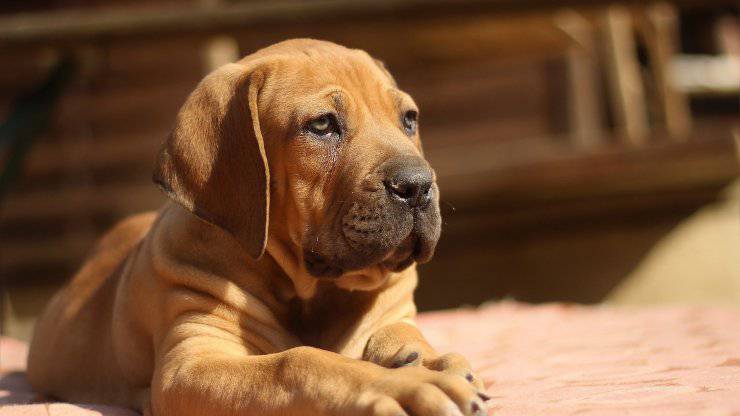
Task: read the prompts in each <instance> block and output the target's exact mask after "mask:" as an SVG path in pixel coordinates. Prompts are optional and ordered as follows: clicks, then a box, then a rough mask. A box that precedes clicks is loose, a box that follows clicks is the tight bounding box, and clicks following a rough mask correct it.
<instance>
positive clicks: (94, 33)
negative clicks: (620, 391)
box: [0, 0, 731, 45]
mask: <svg viewBox="0 0 740 416" xmlns="http://www.w3.org/2000/svg"><path fill="white" fill-rule="evenodd" d="M608 3H610V2H609V1H606V0H598V1H584V0H561V1H557V2H553V1H546V0H528V1H522V0H495V1H485V0H467V1H459V0H457V1H456V0H314V1H273V2H234V3H228V4H225V5H223V6H216V7H195V6H190V7H179V8H174V7H172V8H166V9H159V10H157V9H155V10H138V11H137V12H136V13H131V12H130V11H129V10H100V11H96V12H89V11H88V12H86V11H62V12H47V13H32V14H25V15H15V16H9V17H3V18H2V19H0V45H23V44H28V43H39V44H60V43H65V42H66V43H69V42H99V41H105V40H110V39H112V38H121V37H134V36H152V35H161V34H173V33H176V34H183V33H186V34H193V33H197V34H203V33H208V32H211V33H212V32H222V31H224V30H229V29H236V28H244V27H249V26H254V25H258V24H259V25H272V24H275V23H278V22H282V23H291V22H314V23H316V22H317V21H324V22H328V21H331V22H336V21H337V20H338V19H340V18H342V19H353V18H354V19H367V20H377V19H378V18H379V17H381V16H386V17H387V16H394V17H397V18H409V17H414V16H421V17H428V16H433V15H446V16H454V15H460V14H477V13H484V12H488V13H504V12H512V11H518V12H522V11H532V10H547V9H551V10H552V9H553V8H560V7H566V6H586V7H593V6H596V5H603V4H608ZM679 3H680V4H682V5H686V6H692V5H701V6H702V7H707V6H708V5H710V4H731V1H728V0H722V1H718V0H682V1H680V2H679Z"/></svg>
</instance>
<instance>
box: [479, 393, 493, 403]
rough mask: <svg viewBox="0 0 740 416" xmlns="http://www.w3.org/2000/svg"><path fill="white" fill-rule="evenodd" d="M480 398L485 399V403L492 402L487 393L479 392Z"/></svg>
mask: <svg viewBox="0 0 740 416" xmlns="http://www.w3.org/2000/svg"><path fill="white" fill-rule="evenodd" d="M478 397H480V398H481V399H483V401H484V402H487V401H489V400H491V396H489V395H487V394H486V393H481V392H478Z"/></svg>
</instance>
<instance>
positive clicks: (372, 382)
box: [151, 330, 485, 416]
mask: <svg viewBox="0 0 740 416" xmlns="http://www.w3.org/2000/svg"><path fill="white" fill-rule="evenodd" d="M175 332H179V333H180V334H182V333H183V332H185V331H182V330H180V331H175ZM209 332H211V333H210V334H208V335H201V336H193V335H192V334H191V335H189V336H188V337H186V338H185V337H182V336H179V337H171V338H173V339H168V340H166V341H165V345H164V348H163V352H162V354H161V355H160V356H159V359H158V362H157V365H156V370H155V375H154V379H153V381H152V389H151V391H152V400H151V408H152V412H151V413H152V415H153V416H170V415H173V416H174V415H177V416H195V415H212V416H227V415H228V416H232V415H233V416H236V415H240V416H243V415H262V416H278V415H280V416H285V415H317V416H318V415H322V416H349V415H353V416H354V415H362V416H443V415H444V416H449V415H457V416H460V415H465V416H483V415H484V414H485V413H484V412H485V410H484V409H485V408H484V404H483V402H482V400H481V399H480V397H479V396H478V395H477V390H476V389H475V388H474V387H473V386H471V385H470V384H469V383H467V382H465V380H463V379H462V378H460V377H456V376H453V375H449V374H445V373H441V372H437V371H431V370H428V369H426V368H424V367H404V368H401V369H396V370H390V369H386V368H383V367H380V366H377V365H375V364H373V363H370V362H366V361H359V360H354V359H350V358H347V357H344V356H341V355H339V354H335V353H332V352H329V351H325V350H320V349H316V348H311V347H297V348H293V349H290V350H287V351H285V352H281V353H275V354H267V355H251V356H250V355H248V351H245V349H244V346H243V345H242V344H241V343H239V342H232V341H233V340H225V338H224V337H223V336H222V335H220V336H219V335H218V334H214V333H212V332H213V331H212V330H209ZM178 338H179V339H178ZM167 345H169V346H170V347H169V348H168V347H167Z"/></svg>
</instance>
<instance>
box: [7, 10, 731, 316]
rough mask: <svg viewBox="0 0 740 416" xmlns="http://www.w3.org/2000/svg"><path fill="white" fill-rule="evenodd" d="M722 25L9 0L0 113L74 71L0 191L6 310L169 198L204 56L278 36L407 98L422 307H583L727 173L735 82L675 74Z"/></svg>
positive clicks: (28, 312)
mask: <svg viewBox="0 0 740 416" xmlns="http://www.w3.org/2000/svg"><path fill="white" fill-rule="evenodd" d="M737 16H738V14H737V6H736V4H735V2H734V1H676V2H672V3H651V2H622V3H619V2H618V3H607V2H603V3H602V2H600V1H591V2H580V1H549V2H545V1H529V0H526V1H525V0H521V1H504V0H493V1H442V0H439V1H427V2H422V1H414V0H383V1H375V2H370V1H305V2H259V1H252V2H245V1H241V2H231V1H229V2H219V1H215V0H214V1H207V0H204V1H200V2H179V1H178V2H174V1H157V0H137V1H131V0H94V1H83V0H66V1H65V0H59V1H53V0H44V1H35V0H29V1H24V2H9V3H3V4H2V5H0V60H2V63H3V65H1V66H0V119H4V118H6V117H8V116H9V115H10V114H12V113H13V110H14V109H17V107H18V106H17V105H14V104H13V103H14V102H16V100H17V98H18V97H21V96H23V95H24V94H26V93H27V92H28V91H31V90H33V89H34V88H35V87H37V86H38V85H40V84H42V83H43V82H44V80H45V79H47V78H48V77H49V74H50V71H51V69H52V68H53V67H54V65H56V64H58V63H59V62H60V60H61V59H62V58H64V57H68V58H70V59H71V60H72V61H73V62H74V64H75V72H74V75H73V76H72V78H71V81H70V82H69V83H68V85H66V89H65V93H64V94H63V95H62V96H61V98H60V100H59V102H58V105H57V106H56V107H55V110H54V112H53V113H52V118H51V122H50V125H49V128H48V129H47V130H46V131H44V132H43V133H42V134H41V135H40V136H39V137H37V138H36V139H35V140H34V143H33V145H32V146H31V148H30V151H29V152H28V154H27V157H26V158H25V163H24V164H23V168H22V169H21V170H20V174H19V176H18V177H17V180H15V181H14V183H13V184H12V188H11V189H10V191H9V192H8V193H6V194H5V195H3V196H2V200H0V279H2V284H3V290H4V291H5V292H6V293H5V295H4V297H3V298H4V302H5V306H4V307H3V310H5V311H10V312H11V313H12V314H14V315H15V316H18V317H20V318H19V319H21V320H22V319H25V318H27V319H31V320H32V318H33V316H35V314H36V313H37V312H38V309H39V307H40V305H41V304H42V303H43V302H44V301H45V300H46V299H47V297H48V295H49V293H51V291H52V290H53V289H54V288H56V287H58V285H60V284H61V283H62V282H64V281H65V279H67V278H69V277H70V275H71V274H72V273H73V272H74V270H75V269H76V267H77V266H78V265H79V263H80V261H81V260H82V258H83V257H84V256H85V253H86V252H87V251H88V250H89V249H90V247H91V245H92V244H93V242H94V241H95V239H96V238H97V237H98V236H100V234H101V233H102V232H103V231H105V230H106V229H107V228H108V227H110V225H111V224H113V223H114V222H116V221H118V220H120V219H121V218H123V217H125V216H126V215H129V214H132V213H136V212H140V211H144V210H150V209H155V208H157V207H158V206H159V205H160V204H161V203H162V202H163V200H164V198H163V196H162V195H161V194H160V193H159V191H158V190H157V189H156V187H155V186H154V185H153V184H152V183H151V182H150V175H151V169H152V165H153V160H154V155H155V153H156V151H157V149H158V147H159V145H160V143H161V141H162V140H163V139H164V138H165V136H166V135H167V133H168V131H169V129H170V126H171V125H172V122H173V119H174V115H175V114H176V112H177V110H178V108H179V106H180V105H181V104H182V102H183V100H184V99H185V97H186V96H187V94H188V93H189V92H190V91H191V90H192V89H193V87H194V86H195V84H196V83H197V82H198V80H199V79H200V78H201V77H202V76H203V75H204V74H205V73H206V72H207V71H208V69H209V67H210V66H212V65H213V62H214V60H215V61H219V59H224V58H223V56H226V57H228V56H231V54H233V53H238V54H239V55H244V54H248V53H250V52H252V51H254V50H256V49H258V48H260V47H263V46H266V45H269V44H271V43H274V42H277V41H280V40H283V39H287V38H293V37H314V38H321V39H327V40H332V41H335V42H338V43H341V44H344V45H347V46H351V47H357V48H362V49H365V50H367V51H368V52H370V53H371V54H372V55H374V56H376V57H379V58H380V59H382V60H383V61H385V63H386V65H387V66H388V67H389V69H390V70H391V72H392V73H393V74H394V76H395V77H396V79H397V81H398V82H399V84H400V86H401V87H402V88H403V89H405V90H406V91H408V92H410V93H411V94H412V95H413V96H414V97H415V99H416V101H417V103H418V104H419V106H420V109H421V116H420V126H421V132H422V138H423V140H424V144H425V151H426V153H427V155H428V157H429V159H430V160H431V162H432V165H433V166H434V167H435V169H436V170H437V173H438V177H439V184H440V188H441V191H442V200H443V202H442V210H443V215H444V219H445V223H444V228H443V236H442V240H441V243H440V246H439V250H438V254H437V255H436V257H435V259H434V260H433V261H432V262H431V263H429V264H428V265H424V266H423V267H422V268H421V270H422V283H421V287H420V289H419V292H418V302H419V305H420V307H421V308H422V309H433V308H442V307H453V306H458V305H461V304H475V303H480V302H482V301H485V300H488V299H494V298H501V297H514V298H516V299H520V300H526V301H551V300H560V301H578V302H597V301H599V300H601V299H602V298H603V297H604V295H605V294H606V293H607V292H608V291H609V290H610V289H611V288H613V287H614V286H615V285H616V284H617V283H618V282H619V281H620V280H621V279H623V278H624V276H626V275H627V274H628V273H629V272H630V271H631V270H632V269H633V268H634V266H635V265H636V264H637V263H638V262H639V260H640V259H641V258H642V257H643V256H644V255H645V253H646V252H647V251H648V250H649V249H650V248H651V246H652V245H653V244H654V243H655V241H656V240H658V239H659V238H660V237H661V236H663V235H664V234H665V233H667V232H668V231H669V230H670V229H671V228H672V227H673V226H674V225H675V224H676V223H678V222H679V221H680V220H681V219H683V218H685V217H686V216H687V215H689V214H690V213H692V212H694V211H695V210H696V209H697V208H698V207H700V206H702V205H704V204H706V203H708V202H710V201H712V200H714V199H715V198H716V197H717V195H718V192H719V190H720V189H721V188H722V187H723V186H725V185H726V184H728V183H729V182H730V181H731V180H732V179H733V178H734V177H736V176H737V174H738V163H737V156H736V151H735V148H734V146H735V145H734V143H733V139H732V134H731V131H732V129H733V128H737V127H738V111H739V110H738V96H737V94H738V88H740V86H738V88H736V89H734V90H733V89H732V88H730V89H729V90H728V89H724V90H721V89H718V90H713V89H712V88H711V86H709V87H708V88H707V89H705V90H702V91H694V90H691V89H689V88H679V87H677V86H676V85H675V83H674V82H673V81H672V79H673V78H672V75H671V68H672V64H671V62H672V60H673V59H674V58H675V57H676V56H678V55H679V54H683V53H692V54H705V55H727V54H732V53H737V51H734V52H733V51H732V50H727V49H728V48H729V49H732V48H733V46H732V40H731V39H730V40H729V41H727V40H726V39H725V40H723V39H724V38H726V37H727V36H728V35H727V34H726V33H725V32H726V31H729V33H732V30H735V29H736V28H737ZM723 19H724V20H723ZM727 19H729V20H727ZM733 19H734V20H733ZM720 21H721V22H728V21H729V22H730V24H729V25H730V26H729V27H730V29H722V30H725V32H722V30H720V29H721V28H720V26H718V22H720ZM733 21H734V25H735V26H732V22H733ZM725 25H727V23H725ZM732 27H735V29H732ZM717 28H720V29H717ZM715 29H717V30H715ZM723 36H724V38H723ZM730 37H731V35H730ZM728 44H729V45H730V46H727V45H728ZM0 151H3V152H4V153H3V154H2V155H1V156H3V157H4V158H5V159H4V160H6V161H7V159H8V158H9V156H8V154H9V152H10V151H9V150H8V147H7V146H6V147H5V148H3V149H0Z"/></svg>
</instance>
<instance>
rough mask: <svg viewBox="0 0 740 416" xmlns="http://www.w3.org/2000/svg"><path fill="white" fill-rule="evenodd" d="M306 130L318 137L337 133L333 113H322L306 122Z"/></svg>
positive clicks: (337, 129)
mask: <svg viewBox="0 0 740 416" xmlns="http://www.w3.org/2000/svg"><path fill="white" fill-rule="evenodd" d="M308 131H310V132H311V133H313V134H315V135H317V136H319V137H329V136H331V135H334V134H339V126H338V125H337V120H336V118H335V117H334V115H332V114H324V115H323V116H321V117H318V118H316V119H313V120H311V121H309V122H308Z"/></svg>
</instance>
